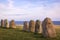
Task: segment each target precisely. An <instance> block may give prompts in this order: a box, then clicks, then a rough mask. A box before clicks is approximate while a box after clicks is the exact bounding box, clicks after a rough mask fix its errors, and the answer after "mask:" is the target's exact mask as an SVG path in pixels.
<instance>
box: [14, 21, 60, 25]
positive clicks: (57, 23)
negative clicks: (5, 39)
mask: <svg viewBox="0 0 60 40" xmlns="http://www.w3.org/2000/svg"><path fill="white" fill-rule="evenodd" d="M28 22H29V21H28ZM15 23H16V24H23V23H24V21H15ZM53 23H54V24H55V25H60V21H53Z"/></svg>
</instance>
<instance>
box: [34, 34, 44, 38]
mask: <svg viewBox="0 0 60 40" xmlns="http://www.w3.org/2000/svg"><path fill="white" fill-rule="evenodd" d="M34 37H35V38H44V37H43V35H42V34H41V33H40V34H39V33H34Z"/></svg>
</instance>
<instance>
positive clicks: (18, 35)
mask: <svg viewBox="0 0 60 40" xmlns="http://www.w3.org/2000/svg"><path fill="white" fill-rule="evenodd" d="M56 31H57V37H56V38H44V37H42V35H41V34H34V33H31V32H24V31H22V30H19V29H5V28H0V40H60V29H56Z"/></svg>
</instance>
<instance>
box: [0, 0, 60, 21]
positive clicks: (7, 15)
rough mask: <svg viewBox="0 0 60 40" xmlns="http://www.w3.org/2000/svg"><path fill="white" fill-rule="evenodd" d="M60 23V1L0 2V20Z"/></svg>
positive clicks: (24, 0)
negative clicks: (47, 18)
mask: <svg viewBox="0 0 60 40" xmlns="http://www.w3.org/2000/svg"><path fill="white" fill-rule="evenodd" d="M46 17H49V18H51V19H52V20H53V21H60V0H0V20H1V19H8V20H12V19H14V20H16V21H29V20H37V19H39V20H41V21H43V20H44V19H45V18H46Z"/></svg>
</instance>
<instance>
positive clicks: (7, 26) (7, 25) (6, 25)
mask: <svg viewBox="0 0 60 40" xmlns="http://www.w3.org/2000/svg"><path fill="white" fill-rule="evenodd" d="M4 27H5V28H9V22H8V20H7V19H5V20H4Z"/></svg>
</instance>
